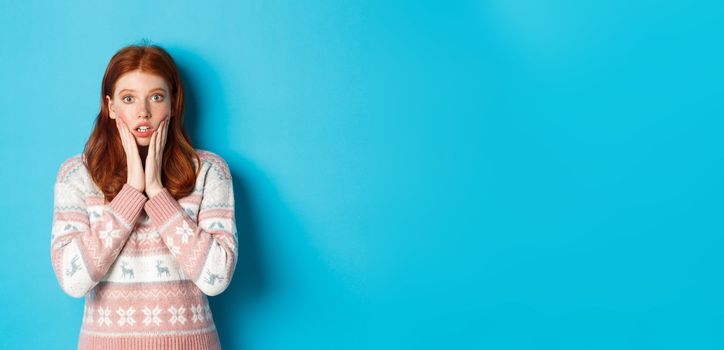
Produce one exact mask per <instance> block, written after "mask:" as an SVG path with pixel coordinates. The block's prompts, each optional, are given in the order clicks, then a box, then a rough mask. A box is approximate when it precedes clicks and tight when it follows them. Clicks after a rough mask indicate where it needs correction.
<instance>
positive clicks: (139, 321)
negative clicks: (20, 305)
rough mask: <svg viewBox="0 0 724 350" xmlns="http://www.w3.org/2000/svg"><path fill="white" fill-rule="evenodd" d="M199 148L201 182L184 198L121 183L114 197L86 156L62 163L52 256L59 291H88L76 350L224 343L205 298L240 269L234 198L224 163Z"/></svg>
mask: <svg viewBox="0 0 724 350" xmlns="http://www.w3.org/2000/svg"><path fill="white" fill-rule="evenodd" d="M196 151H197V154H198V155H199V157H200V159H201V169H200V171H199V172H198V176H197V178H196V183H195V188H194V190H193V192H192V193H191V194H189V195H188V196H186V197H183V198H180V199H178V200H176V199H174V198H173V197H172V196H171V194H170V193H169V192H168V190H167V189H166V188H164V189H162V190H161V192H158V193H157V194H155V195H154V196H153V197H151V198H147V197H146V196H145V194H144V193H142V192H140V191H138V190H136V189H135V188H134V187H132V186H130V185H128V184H124V185H123V187H122V189H121V190H120V192H119V193H118V194H117V195H116V196H115V197H114V198H113V200H112V201H110V202H108V201H107V200H106V199H105V198H104V196H103V193H102V191H101V190H100V189H99V188H98V186H97V185H96V184H95V183H94V181H93V180H92V178H91V177H90V173H89V172H88V169H87V168H86V167H85V165H84V163H83V159H84V158H83V157H84V156H83V154H78V155H75V156H73V157H70V158H68V159H66V160H65V161H63V162H62V164H61V165H60V169H59V170H58V175H57V178H56V182H55V188H54V209H53V211H54V214H53V226H52V233H51V253H50V256H51V261H52V266H53V270H54V272H55V276H56V277H57V280H58V283H59V284H60V287H61V288H62V290H63V291H64V292H65V293H67V294H69V295H70V296H73V297H77V298H80V297H85V305H84V312H83V320H82V323H81V328H80V335H79V340H78V349H93V350H96V349H109V350H110V349H125V350H141V349H195V350H206V349H220V344H219V338H218V333H217V331H216V327H215V324H214V320H213V316H212V313H211V309H210V308H209V302H208V299H207V296H214V295H218V294H219V293H221V292H222V291H224V289H226V287H227V286H228V285H229V282H230V281H231V277H232V275H233V273H234V269H235V267H236V259H237V236H236V223H235V219H234V194H233V188H232V178H231V173H230V171H229V167H228V165H227V163H226V161H224V159H223V158H221V157H220V156H218V155H217V154H214V153H212V152H209V151H205V150H198V149H197V150H196ZM194 169H196V170H198V165H196V163H195V162H194Z"/></svg>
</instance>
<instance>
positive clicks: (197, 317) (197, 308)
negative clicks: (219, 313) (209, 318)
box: [191, 305, 206, 323]
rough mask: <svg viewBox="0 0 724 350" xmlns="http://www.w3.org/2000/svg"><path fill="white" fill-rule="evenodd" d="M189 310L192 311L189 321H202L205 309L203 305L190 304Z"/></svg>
mask: <svg viewBox="0 0 724 350" xmlns="http://www.w3.org/2000/svg"><path fill="white" fill-rule="evenodd" d="M191 312H193V316H192V317H191V321H193V322H194V323H196V322H201V323H203V322H204V316H205V313H206V311H205V310H204V307H203V306H201V305H191Z"/></svg>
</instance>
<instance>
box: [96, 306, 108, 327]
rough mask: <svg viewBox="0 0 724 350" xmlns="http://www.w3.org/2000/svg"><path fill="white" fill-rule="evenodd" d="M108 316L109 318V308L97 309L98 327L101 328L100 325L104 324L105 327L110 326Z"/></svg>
mask: <svg viewBox="0 0 724 350" xmlns="http://www.w3.org/2000/svg"><path fill="white" fill-rule="evenodd" d="M110 316H111V309H110V308H107V307H106V308H103V307H99V308H98V324H99V325H101V326H102V325H104V324H105V325H106V326H110V325H111V318H110Z"/></svg>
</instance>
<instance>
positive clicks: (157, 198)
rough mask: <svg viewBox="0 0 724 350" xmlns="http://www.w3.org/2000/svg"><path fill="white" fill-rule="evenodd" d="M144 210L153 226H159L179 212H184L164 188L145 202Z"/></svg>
mask: <svg viewBox="0 0 724 350" xmlns="http://www.w3.org/2000/svg"><path fill="white" fill-rule="evenodd" d="M144 209H145V210H146V213H147V214H148V216H150V217H151V220H152V221H153V223H154V224H155V225H161V224H163V223H164V222H166V220H168V219H170V218H171V217H172V216H174V215H175V214H176V213H178V212H179V211H181V212H183V211H184V209H183V207H182V206H181V204H179V203H178V201H177V200H176V199H175V198H173V196H172V195H171V193H170V192H169V191H168V190H167V189H166V188H165V187H164V188H163V189H161V191H160V192H158V193H156V194H155V195H154V196H153V197H151V198H150V199H149V200H148V201H147V202H146V205H145V206H144Z"/></svg>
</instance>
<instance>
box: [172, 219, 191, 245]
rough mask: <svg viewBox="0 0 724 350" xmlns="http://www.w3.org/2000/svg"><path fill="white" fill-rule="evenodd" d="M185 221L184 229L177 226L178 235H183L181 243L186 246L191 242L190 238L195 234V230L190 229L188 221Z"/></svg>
mask: <svg viewBox="0 0 724 350" xmlns="http://www.w3.org/2000/svg"><path fill="white" fill-rule="evenodd" d="M181 221H183V227H178V226H176V234H177V235H181V243H183V244H186V243H188V242H189V237H191V235H192V234H193V233H194V230H192V229H191V227H189V223H188V222H186V220H181Z"/></svg>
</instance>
